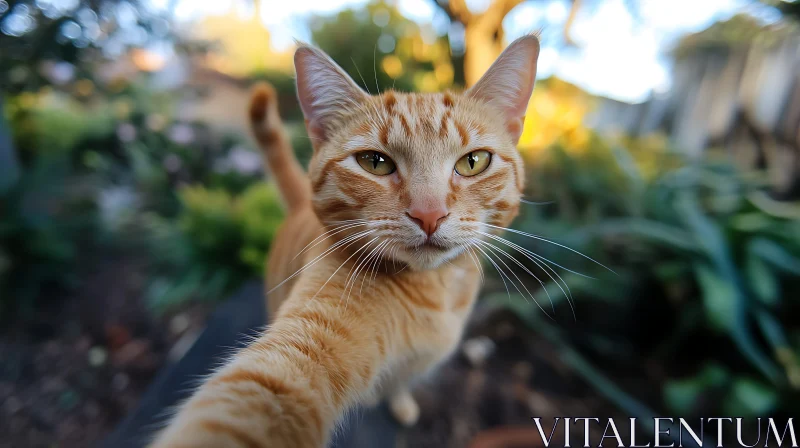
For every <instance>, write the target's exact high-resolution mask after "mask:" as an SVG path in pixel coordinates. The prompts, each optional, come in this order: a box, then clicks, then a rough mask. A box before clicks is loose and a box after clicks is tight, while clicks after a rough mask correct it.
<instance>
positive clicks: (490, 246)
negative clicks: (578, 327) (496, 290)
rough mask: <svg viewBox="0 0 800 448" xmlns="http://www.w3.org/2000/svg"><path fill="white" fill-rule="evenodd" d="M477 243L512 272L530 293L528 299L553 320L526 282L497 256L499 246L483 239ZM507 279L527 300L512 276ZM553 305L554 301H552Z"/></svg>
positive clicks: (477, 240)
mask: <svg viewBox="0 0 800 448" xmlns="http://www.w3.org/2000/svg"><path fill="white" fill-rule="evenodd" d="M476 242H477V243H478V244H479V245H483V246H484V247H485V248H486V250H488V251H490V252H491V253H492V254H494V255H495V256H496V257H497V261H498V262H499V263H502V265H503V266H505V268H506V269H508V271H509V272H511V274H512V275H514V278H515V279H516V280H517V282H519V284H520V285H522V289H524V290H525V292H526V293H528V297H530V298H531V300H533V303H535V304H536V306H537V307H538V308H539V309H540V310H541V311H542V313H544V315H545V316H547V317H549V318H550V319H553V317H552V316H550V314H548V313H547V311H545V310H544V308H542V306H541V305H540V304H539V301H538V300H536V297H535V296H534V295H533V293H531V292H530V291H529V290H528V287H527V286H525V282H523V281H522V279H520V278H519V276H518V275H517V273H516V272H514V270H513V269H511V267H510V266H509V265H508V264H507V263H506V262H505V261H503V259H502V258H501V257H500V255H498V254H497V252H496V250H499V249H498V248H497V246H495V245H494V244H492V243H489V242H486V241H483V240H481V239H476ZM504 253H505V254H506V256H508V257H509V258H511V259H512V260H514V261H517V260H516V259H515V258H514V257H511V256H510V255H508V253H507V252H504ZM520 265H521V263H520ZM528 272H530V271H528ZM506 275H507V274H506ZM531 275H533V274H532V273H531ZM507 278H508V279H509V281H511V285H512V286H514V288H516V290H517V292H519V293H520V295H521V296H522V297H523V298H525V297H526V296H525V294H524V293H523V292H522V290H520V289H519V287H518V286H517V283H516V282H514V281H513V280H512V279H511V277H510V276H508V275H507ZM534 278H536V276H535V275H534ZM537 280H538V279H537ZM546 291H547V290H546V289H545V292H546ZM548 297H549V294H548ZM525 300H527V298H526V299H525ZM551 303H552V300H551ZM553 311H554V312H555V308H553Z"/></svg>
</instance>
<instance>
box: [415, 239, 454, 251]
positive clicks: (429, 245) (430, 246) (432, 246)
mask: <svg viewBox="0 0 800 448" xmlns="http://www.w3.org/2000/svg"><path fill="white" fill-rule="evenodd" d="M415 249H417V250H433V251H439V252H442V251H446V250H449V249H450V248H449V247H448V246H445V245H443V244H439V243H436V242H434V241H431V240H426V241H425V242H424V243H422V244H420V245H419V246H416V247H415Z"/></svg>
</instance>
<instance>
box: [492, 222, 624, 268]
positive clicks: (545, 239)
mask: <svg viewBox="0 0 800 448" xmlns="http://www.w3.org/2000/svg"><path fill="white" fill-rule="evenodd" d="M484 225H485V226H487V227H492V228H495V229H500V230H506V231H508V232H511V233H516V234H518V235H522V236H526V237H528V238H533V239H536V240H539V241H544V242H545V243H549V244H553V245H555V246H558V247H561V248H563V249H567V250H568V251H570V252H574V253H576V254H578V255H580V256H581V257H583V258H586V259H587V260H589V261H591V262H593V263H595V264H597V265H598V266H601V267H603V268H605V269H607V270H608V271H609V272H611V273H613V274H617V273H616V272H614V270H613V269H611V268H609V267H608V266H606V265H604V264H603V263H600V262H599V261H597V260H595V259H594V258H592V257H590V256H588V255H585V254H583V253H581V252H578V251H577V250H575V249H573V248H571V247H568V246H565V245H563V244H560V243H556V242H555V241H551V240H548V239H547V238H544V237H541V236H539V235H534V234H532V233H527V232H523V231H521V230H516V229H509V228H507V227H500V226H495V225H492V224H487V223H484Z"/></svg>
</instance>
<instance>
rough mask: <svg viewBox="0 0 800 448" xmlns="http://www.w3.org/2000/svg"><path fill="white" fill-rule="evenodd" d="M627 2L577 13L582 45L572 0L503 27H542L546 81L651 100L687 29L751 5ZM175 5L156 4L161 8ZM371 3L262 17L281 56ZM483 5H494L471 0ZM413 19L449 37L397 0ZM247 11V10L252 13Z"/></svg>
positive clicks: (291, 9) (308, 6)
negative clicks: (338, 15) (320, 26)
mask: <svg viewBox="0 0 800 448" xmlns="http://www.w3.org/2000/svg"><path fill="white" fill-rule="evenodd" d="M626 1H627V0H607V1H603V2H601V3H599V4H595V5H591V6H587V7H586V8H584V9H583V10H581V12H580V13H579V14H578V17H577V18H576V21H575V23H574V26H573V29H572V33H571V37H572V38H573V40H574V41H575V42H576V43H577V44H578V47H577V48H565V47H564V45H563V44H564V42H563V33H561V28H562V27H563V24H564V21H565V20H566V18H567V16H568V14H569V5H568V2H567V1H565V0H550V1H541V0H540V1H530V2H525V3H523V4H522V5H520V6H518V7H517V8H515V9H514V10H513V11H512V12H511V13H510V14H509V16H508V17H506V20H505V21H504V22H503V23H504V26H505V29H506V35H507V38H508V39H509V40H511V39H514V38H515V37H517V36H520V35H522V34H523V33H528V32H531V31H532V30H536V29H539V28H542V29H543V37H542V52H541V57H540V62H539V76H540V77H547V76H550V75H556V76H558V77H561V78H563V79H565V80H567V81H569V82H572V83H575V84H577V85H578V86H580V87H581V88H584V89H586V90H588V91H589V92H591V93H593V94H597V95H604V96H608V97H611V98H614V99H618V100H622V101H629V102H639V101H644V100H646V99H647V98H648V96H650V95H651V93H652V92H654V91H663V90H665V89H667V88H668V87H669V84H670V79H669V61H668V58H666V57H665V53H666V52H667V51H668V50H669V49H670V47H671V46H672V45H674V43H675V42H676V40H677V39H678V38H679V37H680V36H681V35H682V34H683V33H687V32H695V31H698V30H700V29H702V28H704V27H706V26H708V25H710V24H711V23H713V22H714V21H716V20H722V19H726V18H728V17H730V16H732V15H733V14H735V13H736V12H737V11H739V10H741V8H743V7H744V6H745V5H746V0H702V1H698V0H653V1H646V2H636V5H637V7H636V12H635V13H636V17H633V16H632V15H631V10H630V8H629V7H628V6H627V5H626ZM169 2H170V0H151V3H152V4H153V5H154V6H155V7H156V8H160V9H164V8H166V7H167V4H168V3H169ZM367 2H368V0H291V1H278V0H262V2H261V18H262V21H263V22H264V24H265V25H266V26H267V27H268V28H269V30H270V38H271V39H270V42H271V45H272V47H273V48H274V49H275V50H276V51H283V50H286V49H288V48H290V47H291V46H292V45H293V39H294V38H298V39H301V40H309V39H310V31H309V30H308V27H307V25H306V19H307V18H308V17H309V16H310V15H311V14H333V13H335V12H337V11H340V10H341V9H343V8H352V7H359V6H363V5H364V4H366V3H367ZM243 3H244V2H243V1H242V0H239V1H237V0H213V1H212V0H191V1H190V0H178V1H177V6H176V9H175V14H176V16H177V17H178V18H179V19H180V20H193V19H197V18H198V17H202V16H204V15H217V14H224V13H226V12H227V11H229V10H230V8H231V7H232V6H233V5H237V9H240V8H241V5H242V4H243ZM469 4H470V5H471V6H474V7H476V8H478V7H480V8H483V7H485V6H486V5H488V0H471V1H470V2H469ZM397 7H398V9H399V10H400V12H401V13H402V14H403V15H405V16H406V17H408V18H410V19H411V20H414V21H416V22H418V23H420V24H431V25H433V29H434V30H435V31H436V32H437V33H439V34H444V33H445V32H446V30H447V27H448V23H447V20H446V17H445V16H444V14H443V13H441V12H440V11H438V10H437V9H436V8H435V7H434V6H433V5H432V4H431V2H430V0H398V1H397ZM246 10H247V8H244V11H243V12H246Z"/></svg>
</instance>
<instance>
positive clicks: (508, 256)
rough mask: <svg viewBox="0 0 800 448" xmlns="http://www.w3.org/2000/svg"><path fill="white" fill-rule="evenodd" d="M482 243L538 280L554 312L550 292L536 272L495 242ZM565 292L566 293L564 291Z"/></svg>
mask: <svg viewBox="0 0 800 448" xmlns="http://www.w3.org/2000/svg"><path fill="white" fill-rule="evenodd" d="M483 244H487V245H489V246H491V247H493V248H494V250H496V251H498V252H500V253H501V254H502V255H503V256H505V257H506V258H508V259H509V260H511V261H513V262H514V263H515V264H516V265H517V266H519V267H520V268H522V270H524V271H525V272H526V273H527V274H528V275H530V276H531V277H533V278H534V279H535V280H536V281H537V282H539V285H540V286H541V287H542V290H543V291H544V293H545V294H547V298H548V300H549V301H550V307H551V308H552V310H553V313H554V314H555V312H556V309H555V304H554V303H553V298H552V297H550V292H549V291H548V290H547V287H546V286H545V283H544V282H543V281H542V280H541V279H540V278H539V277H538V276H537V275H536V274H534V273H533V272H531V270H530V269H528V267H527V266H525V265H524V264H522V262H520V261H519V260H517V259H516V258H515V257H513V256H512V255H511V254H509V253H508V252H506V251H505V250H503V249H502V248H500V247H498V246H497V245H495V244H492V243H489V242H488V241H483ZM512 272H513V271H512ZM526 290H527V288H526ZM565 294H566V293H565ZM534 300H535V299H534Z"/></svg>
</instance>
